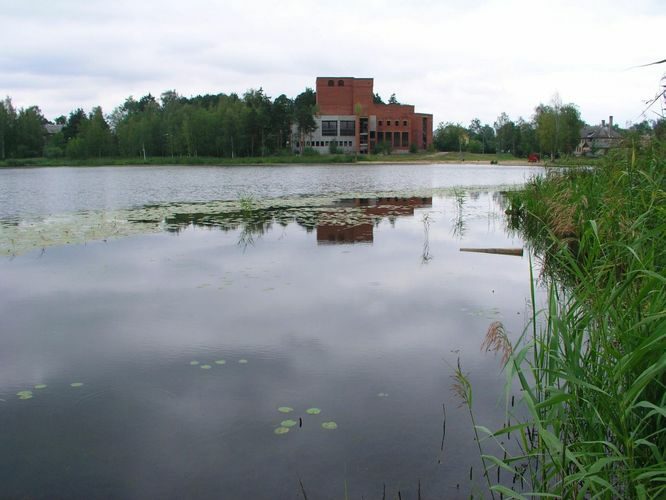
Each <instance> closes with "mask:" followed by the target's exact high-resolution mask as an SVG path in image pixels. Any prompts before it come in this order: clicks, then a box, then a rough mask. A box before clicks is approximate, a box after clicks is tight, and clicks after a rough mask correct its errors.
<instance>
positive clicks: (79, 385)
mask: <svg viewBox="0 0 666 500" xmlns="http://www.w3.org/2000/svg"><path fill="white" fill-rule="evenodd" d="M69 385H70V386H71V387H81V386H82V385H83V382H72V383H71V384H69Z"/></svg>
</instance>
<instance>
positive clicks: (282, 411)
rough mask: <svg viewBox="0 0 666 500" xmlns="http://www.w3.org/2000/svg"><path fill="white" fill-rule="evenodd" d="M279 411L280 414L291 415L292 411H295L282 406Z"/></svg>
mask: <svg viewBox="0 0 666 500" xmlns="http://www.w3.org/2000/svg"><path fill="white" fill-rule="evenodd" d="M277 410H278V411H279V412H280V413H291V412H292V411H294V409H293V408H291V407H289V406H280V407H279V408H278V409H277Z"/></svg>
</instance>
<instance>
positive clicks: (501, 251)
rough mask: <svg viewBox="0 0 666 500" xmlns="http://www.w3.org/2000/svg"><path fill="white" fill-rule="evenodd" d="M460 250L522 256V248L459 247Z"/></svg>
mask: <svg viewBox="0 0 666 500" xmlns="http://www.w3.org/2000/svg"><path fill="white" fill-rule="evenodd" d="M460 251H461V252H476V253H494V254H498V255H516V256H518V257H522V256H523V249H522V248H461V249H460Z"/></svg>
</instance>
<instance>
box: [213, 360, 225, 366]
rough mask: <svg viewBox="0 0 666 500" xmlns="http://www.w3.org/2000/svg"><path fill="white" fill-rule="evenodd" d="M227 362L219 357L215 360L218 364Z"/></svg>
mask: <svg viewBox="0 0 666 500" xmlns="http://www.w3.org/2000/svg"><path fill="white" fill-rule="evenodd" d="M225 363H226V361H225V360H224V359H218V360H216V361H215V364H216V365H223V364H225Z"/></svg>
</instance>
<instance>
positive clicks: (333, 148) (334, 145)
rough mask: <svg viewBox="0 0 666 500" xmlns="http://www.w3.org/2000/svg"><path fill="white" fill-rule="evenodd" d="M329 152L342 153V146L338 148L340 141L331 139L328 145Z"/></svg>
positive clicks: (333, 153)
mask: <svg viewBox="0 0 666 500" xmlns="http://www.w3.org/2000/svg"><path fill="white" fill-rule="evenodd" d="M328 152H329V153H331V154H332V155H336V154H338V153H340V148H338V141H331V142H330V143H329V145H328Z"/></svg>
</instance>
